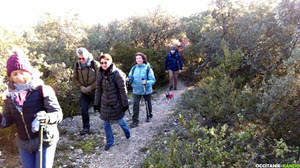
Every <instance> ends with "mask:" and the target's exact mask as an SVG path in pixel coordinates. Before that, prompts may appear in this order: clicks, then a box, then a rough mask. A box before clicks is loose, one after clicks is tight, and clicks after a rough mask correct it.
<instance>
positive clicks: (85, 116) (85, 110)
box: [80, 93, 95, 129]
mask: <svg viewBox="0 0 300 168" xmlns="http://www.w3.org/2000/svg"><path fill="white" fill-rule="evenodd" d="M94 97H95V95H94V94H93V95H87V94H84V93H80V110H81V116H82V125H83V128H87V129H90V115H89V107H90V104H94Z"/></svg>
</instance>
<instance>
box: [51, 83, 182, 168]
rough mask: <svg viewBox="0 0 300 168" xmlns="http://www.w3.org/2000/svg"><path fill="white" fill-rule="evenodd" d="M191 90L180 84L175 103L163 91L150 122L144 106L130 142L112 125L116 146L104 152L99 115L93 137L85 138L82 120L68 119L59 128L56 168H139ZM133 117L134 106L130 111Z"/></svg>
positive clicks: (93, 122)
mask: <svg viewBox="0 0 300 168" xmlns="http://www.w3.org/2000/svg"><path fill="white" fill-rule="evenodd" d="M186 90H187V87H186V86H185V85H184V84H183V83H182V82H179V83H178V90H175V91H172V92H173V93H174V99H171V100H170V101H169V100H167V99H166V97H165V94H166V92H167V91H161V92H158V93H156V94H154V95H153V97H152V98H153V99H152V111H153V118H152V120H151V121H150V122H146V121H145V119H146V112H145V105H144V101H141V103H140V117H139V120H140V123H139V125H138V127H136V128H132V129H131V128H130V132H131V137H130V139H126V138H125V135H124V133H123V131H122V129H121V128H120V126H119V125H118V124H117V123H113V124H112V129H113V132H114V136H115V143H114V145H113V146H112V147H111V148H110V149H109V150H108V151H105V150H104V146H105V132H104V129H103V125H102V123H101V120H100V118H99V114H98V113H92V114H91V115H90V123H91V128H90V129H91V133H90V134H88V135H84V136H81V135H80V134H79V131H80V130H81V125H82V124H81V116H74V117H70V118H66V119H65V120H63V121H62V123H61V124H60V125H59V128H60V133H61V135H60V141H59V143H58V145H57V152H56V158H55V161H54V162H55V165H54V167H89V168H98V167H102V168H114V167H115V168H121V167H122V168H124V167H126V168H129V167H133V168H135V167H139V165H140V164H141V163H142V162H143V160H144V159H145V157H146V155H147V151H148V150H149V147H150V144H151V143H152V142H153V140H154V139H155V138H157V137H158V136H164V135H165V134H159V132H160V130H161V128H162V127H167V126H168V124H166V123H171V124H174V125H176V123H175V122H172V121H171V120H173V119H172V117H171V115H170V114H172V113H173V112H174V110H175V108H176V104H177V103H178V102H179V100H180V97H181V94H182V93H184V92H185V91H186ZM129 109H130V111H131V113H132V103H131V104H130V107H129ZM125 120H126V122H127V125H129V124H130V123H131V117H130V115H129V113H128V112H126V115H125Z"/></svg>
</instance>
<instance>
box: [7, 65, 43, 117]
mask: <svg viewBox="0 0 300 168" xmlns="http://www.w3.org/2000/svg"><path fill="white" fill-rule="evenodd" d="M8 84H9V83H7V93H8V97H10V98H11V100H12V101H13V103H14V105H15V106H16V108H17V110H18V111H19V112H21V111H23V104H24V102H25V101H26V98H27V94H28V92H29V91H32V90H34V89H35V88H37V87H38V86H40V85H44V81H42V80H41V79H40V78H39V72H38V71H36V72H35V71H34V72H33V73H32V75H31V78H30V79H29V80H28V81H27V82H26V83H24V84H22V85H18V84H16V83H13V85H14V87H15V89H14V90H12V89H10V88H9V87H8Z"/></svg>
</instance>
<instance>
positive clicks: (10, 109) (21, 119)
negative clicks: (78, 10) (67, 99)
mask: <svg viewBox="0 0 300 168" xmlns="http://www.w3.org/2000/svg"><path fill="white" fill-rule="evenodd" d="M42 94H43V95H41V93H40V91H38V90H37V88H34V89H33V90H29V92H28V93H27V96H26V101H25V102H24V104H23V112H19V111H18V110H17V108H16V106H15V105H14V103H13V101H12V100H11V98H10V97H9V96H8V95H7V96H6V97H5V100H4V111H3V116H2V117H1V116H0V121H1V123H0V128H6V127H9V126H11V125H12V124H15V125H16V127H17V134H18V136H17V139H19V141H22V142H26V141H29V140H33V139H38V132H36V133H33V132H32V126H31V123H32V121H33V120H34V119H35V115H36V113H38V112H39V111H43V110H44V111H46V113H47V114H48V116H49V119H50V120H49V123H48V125H47V129H48V130H50V131H51V135H52V139H51V140H52V141H58V139H59V132H58V129H57V123H59V122H60V121H61V120H62V118H63V114H62V110H61V108H60V105H59V103H58V101H57V98H56V96H55V93H54V90H53V89H52V88H51V87H50V86H46V85H44V86H43V87H42ZM41 96H43V97H44V98H42V97H41ZM17 142H18V141H17ZM17 145H18V147H19V148H22V149H25V148H26V147H25V146H20V144H19V143H17ZM44 147H45V146H44Z"/></svg>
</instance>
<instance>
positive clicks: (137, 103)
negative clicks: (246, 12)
mask: <svg viewBox="0 0 300 168" xmlns="http://www.w3.org/2000/svg"><path fill="white" fill-rule="evenodd" d="M142 96H143V97H144V99H146V101H147V102H148V107H149V113H150V117H152V104H151V94H148V95H146V96H144V95H136V94H134V96H133V116H132V120H133V121H134V122H137V123H139V113H140V100H141V97H142ZM146 116H147V114H146Z"/></svg>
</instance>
